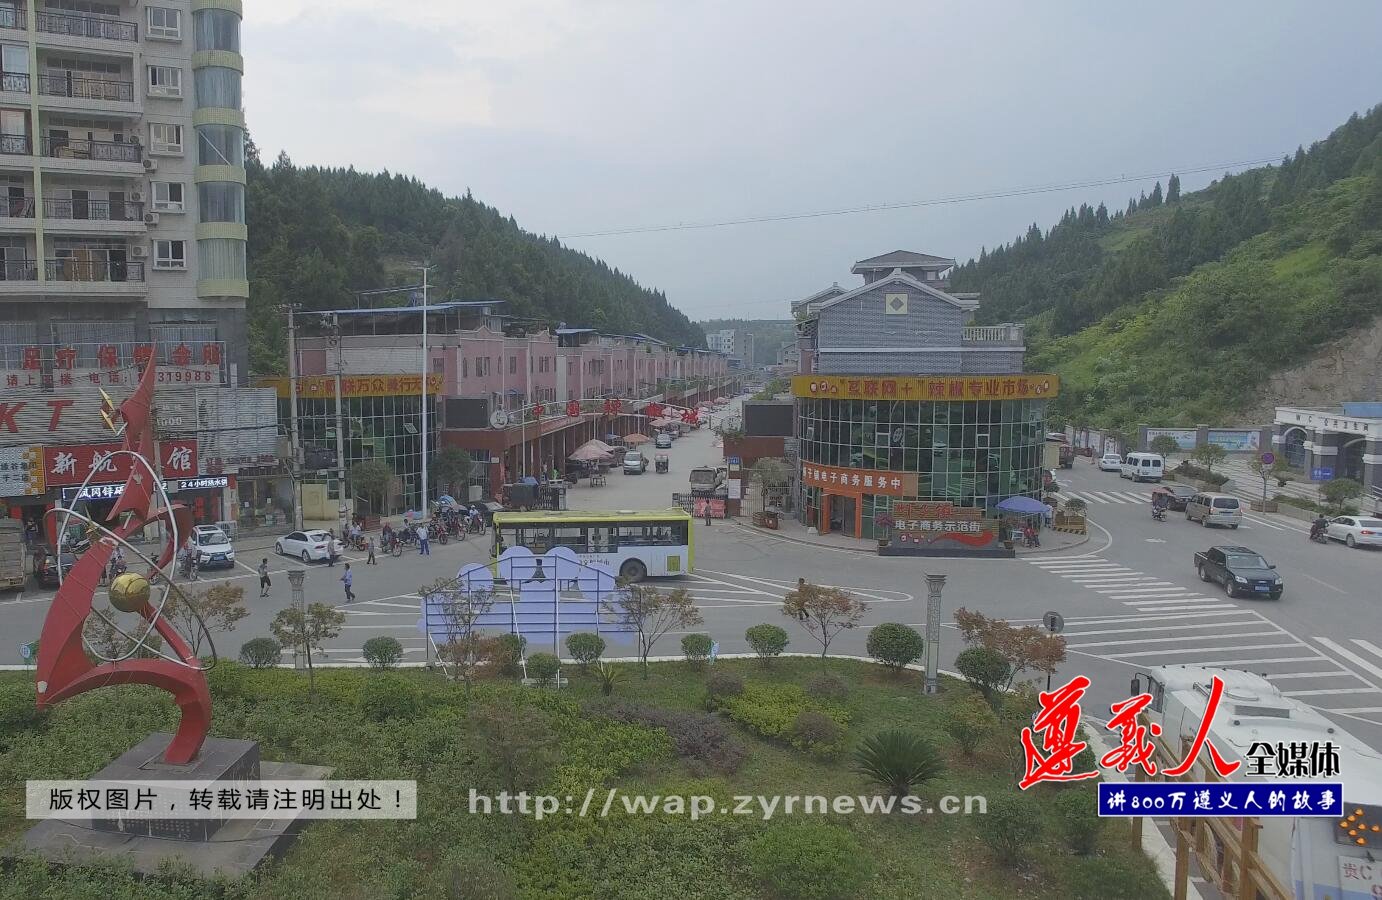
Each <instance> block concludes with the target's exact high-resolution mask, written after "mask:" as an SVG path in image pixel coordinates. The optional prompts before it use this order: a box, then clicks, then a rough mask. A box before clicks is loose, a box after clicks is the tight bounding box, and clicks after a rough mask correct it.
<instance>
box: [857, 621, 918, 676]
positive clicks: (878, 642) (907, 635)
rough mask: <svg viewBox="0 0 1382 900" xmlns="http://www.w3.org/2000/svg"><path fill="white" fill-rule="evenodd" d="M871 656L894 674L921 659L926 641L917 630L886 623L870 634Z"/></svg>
mask: <svg viewBox="0 0 1382 900" xmlns="http://www.w3.org/2000/svg"><path fill="white" fill-rule="evenodd" d="M867 647H868V651H869V656H872V657H873V658H874V659H875V660H877V661H878V662H880V663H882V664H883V665H885V666H887V667H888V668H889V669H892V670H893V671H894V672H896V671H899V670H901V669H902V668H903V667H904V666H907V665H909V664H911V663H914V662H916V661H917V660H919V659H921V657H922V654H924V653H925V652H926V641H924V640H923V639H922V637H921V634H920V633H918V632H917V630H916V629H915V628H908V627H907V626H906V625H901V624H899V623H897V622H884V623H883V624H882V625H879V626H878V627H877V628H875V629H873V630H872V631H870V632H869V639H868V643H867Z"/></svg>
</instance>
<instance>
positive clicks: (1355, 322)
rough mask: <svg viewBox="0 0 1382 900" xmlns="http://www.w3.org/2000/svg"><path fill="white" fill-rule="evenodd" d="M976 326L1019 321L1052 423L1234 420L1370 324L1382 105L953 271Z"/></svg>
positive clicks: (1379, 254)
mask: <svg viewBox="0 0 1382 900" xmlns="http://www.w3.org/2000/svg"><path fill="white" fill-rule="evenodd" d="M953 283H954V287H955V289H956V290H974V291H981V292H982V293H983V295H984V299H983V304H982V305H981V307H980V321H981V322H1002V321H1026V322H1028V323H1029V330H1028V335H1029V349H1030V353H1029V359H1028V365H1029V367H1030V368H1033V369H1038V370H1043V371H1045V370H1049V371H1055V372H1058V373H1060V374H1061V376H1062V379H1063V382H1064V383H1063V387H1062V396H1061V398H1060V399H1059V400H1058V401H1056V404H1055V409H1054V410H1053V413H1054V416H1055V417H1056V418H1057V419H1063V420H1066V421H1071V422H1075V423H1078V424H1086V423H1087V424H1095V425H1102V426H1105V427H1113V428H1127V427H1130V426H1132V425H1134V424H1136V423H1139V422H1149V423H1156V424H1185V425H1188V424H1196V423H1200V422H1214V423H1219V422H1230V421H1235V420H1236V419H1237V417H1238V414H1239V411H1240V410H1242V409H1243V408H1244V407H1245V406H1246V405H1247V404H1248V403H1249V402H1250V401H1251V399H1252V397H1253V396H1254V394H1255V393H1256V392H1257V391H1258V390H1260V388H1261V387H1262V386H1263V384H1264V383H1265V381H1266V379H1267V378H1268V377H1269V376H1270V375H1271V374H1272V373H1273V372H1276V371H1278V370H1281V369H1284V368H1287V367H1289V366H1291V365H1292V364H1294V363H1296V362H1298V361H1300V360H1301V359H1303V358H1305V357H1307V356H1308V355H1310V354H1311V353H1312V352H1314V351H1316V350H1318V349H1320V348H1321V347H1322V346H1324V345H1326V344H1327V343H1328V342H1330V341H1333V340H1335V339H1338V338H1340V337H1342V336H1344V335H1346V334H1347V333H1349V332H1350V331H1352V330H1353V329H1357V328H1359V327H1364V326H1367V325H1368V324H1370V323H1371V322H1372V321H1373V319H1374V318H1375V317H1376V316H1377V315H1378V314H1379V313H1382V107H1375V108H1374V109H1372V110H1371V111H1369V112H1368V113H1367V114H1366V115H1363V116H1357V115H1355V116H1353V117H1352V118H1350V119H1349V121H1348V122H1347V123H1345V124H1344V125H1343V126H1341V127H1340V128H1338V129H1337V130H1335V132H1334V133H1333V134H1331V135H1330V136H1329V138H1328V139H1326V140H1324V141H1321V142H1318V143H1316V144H1314V145H1313V146H1311V148H1310V149H1309V150H1304V149H1301V150H1298V151H1297V152H1296V154H1295V155H1294V156H1293V157H1288V158H1286V159H1283V160H1282V162H1281V164H1280V165H1278V166H1269V167H1265V168H1260V169H1252V170H1249V171H1246V172H1243V173H1240V174H1238V175H1232V176H1225V177H1224V178H1223V179H1221V180H1219V181H1216V182H1214V183H1213V184H1211V185H1210V186H1209V187H1208V188H1206V189H1205V190H1203V191H1198V192H1195V193H1192V194H1186V195H1183V196H1182V195H1181V194H1180V191H1179V182H1178V180H1177V179H1175V178H1174V176H1172V180H1171V182H1170V183H1169V185H1168V190H1167V191H1166V192H1165V194H1164V195H1163V192H1162V190H1161V185H1160V184H1158V185H1157V187H1156V189H1155V190H1154V191H1153V193H1152V194H1151V195H1150V196H1144V197H1142V198H1139V199H1137V200H1133V201H1130V203H1129V206H1128V208H1127V209H1126V210H1119V211H1117V212H1116V213H1114V214H1113V215H1109V214H1108V212H1107V210H1106V209H1104V208H1103V207H1102V206H1100V207H1099V208H1097V209H1091V208H1090V207H1088V206H1082V207H1081V208H1080V209H1079V210H1073V209H1072V210H1070V211H1069V212H1067V213H1066V214H1065V215H1064V217H1063V218H1062V219H1061V222H1060V223H1059V224H1057V225H1056V226H1055V227H1053V228H1052V229H1050V230H1049V231H1047V232H1042V231H1041V229H1040V228H1038V227H1037V226H1035V225H1033V226H1032V227H1031V228H1029V229H1028V231H1027V233H1026V234H1025V235H1023V236H1022V237H1020V238H1018V239H1017V240H1016V241H1014V242H1013V243H1011V244H1007V245H1004V246H1003V247H1000V248H998V249H997V250H995V251H994V252H992V253H988V252H984V253H981V255H980V257H979V258H978V259H977V260H971V261H969V262H968V263H966V264H965V265H963V266H960V267H959V268H958V269H957V270H956V273H955V276H954V280H953Z"/></svg>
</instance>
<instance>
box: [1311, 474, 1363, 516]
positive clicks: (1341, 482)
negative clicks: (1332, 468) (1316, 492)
mask: <svg viewBox="0 0 1382 900" xmlns="http://www.w3.org/2000/svg"><path fill="white" fill-rule="evenodd" d="M1362 494H1363V486H1362V485H1361V484H1359V483H1358V482H1356V481H1354V480H1353V479H1352V478H1335V479H1333V480H1332V481H1326V482H1325V483H1324V484H1322V485H1320V498H1321V499H1322V500H1324V502H1325V504H1326V505H1327V506H1329V508H1330V509H1332V510H1334V511H1335V512H1339V513H1342V512H1346V511H1347V510H1348V502H1349V501H1350V500H1357V499H1358V498H1359V497H1360V496H1362Z"/></svg>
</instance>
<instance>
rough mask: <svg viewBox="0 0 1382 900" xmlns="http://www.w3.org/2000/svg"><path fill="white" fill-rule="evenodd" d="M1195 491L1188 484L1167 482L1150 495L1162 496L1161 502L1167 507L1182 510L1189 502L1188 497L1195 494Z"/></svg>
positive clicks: (1177, 510)
mask: <svg viewBox="0 0 1382 900" xmlns="http://www.w3.org/2000/svg"><path fill="white" fill-rule="evenodd" d="M1195 493H1196V491H1195V489H1194V488H1192V487H1191V486H1190V485H1188V484H1176V483H1175V482H1167V483H1166V484H1163V485H1161V486H1160V487H1158V488H1157V489H1156V490H1154V491H1152V496H1153V497H1157V496H1160V497H1162V498H1164V499H1163V500H1162V502H1163V503H1165V504H1166V508H1167V509H1172V510H1175V511H1176V512H1184V511H1185V505H1186V504H1187V503H1189V502H1190V498H1191V497H1193V496H1195Z"/></svg>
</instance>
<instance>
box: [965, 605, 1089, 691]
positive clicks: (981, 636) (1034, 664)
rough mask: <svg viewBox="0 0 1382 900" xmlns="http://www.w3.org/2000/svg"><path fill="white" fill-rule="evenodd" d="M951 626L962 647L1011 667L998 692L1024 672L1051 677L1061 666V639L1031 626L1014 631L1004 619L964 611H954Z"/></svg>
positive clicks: (1063, 644) (1063, 660) (1063, 640)
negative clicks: (988, 654)
mask: <svg viewBox="0 0 1382 900" xmlns="http://www.w3.org/2000/svg"><path fill="white" fill-rule="evenodd" d="M955 624H956V625H957V626H958V627H959V629H960V634H961V636H963V637H964V640H965V643H967V644H969V645H970V646H972V647H985V648H987V649H989V650H992V651H993V652H995V653H997V654H998V655H999V656H1001V657H1002V658H1003V659H1004V660H1005V661H1006V662H1007V663H1008V665H1009V666H1010V667H1011V670H1012V671H1011V673H1010V674H1009V676H1008V680H1007V682H1006V683H1005V684H1003V685H1002V686H1001V687H998V689H999V690H1007V689H1008V688H1010V687H1012V683H1013V680H1014V679H1015V678H1017V676H1018V675H1020V674H1022V673H1023V672H1024V671H1026V670H1028V669H1034V670H1035V671H1037V672H1041V673H1043V674H1046V675H1052V674H1055V671H1056V669H1057V668H1058V667H1059V666H1060V664H1061V663H1063V662H1065V638H1063V637H1061V636H1060V635H1057V634H1050V633H1048V632H1046V631H1043V630H1041V629H1040V628H1037V627H1036V626H1034V625H1024V626H1023V627H1021V628H1017V627H1014V626H1013V625H1012V624H1010V623H1009V622H1007V621H1006V620H1004V619H990V618H989V617H988V616H985V615H984V614H983V613H977V612H970V611H969V610H967V609H965V608H964V607H960V608H959V609H957V610H955ZM996 687H997V686H996Z"/></svg>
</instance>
